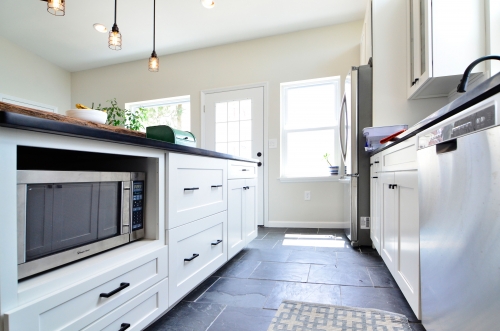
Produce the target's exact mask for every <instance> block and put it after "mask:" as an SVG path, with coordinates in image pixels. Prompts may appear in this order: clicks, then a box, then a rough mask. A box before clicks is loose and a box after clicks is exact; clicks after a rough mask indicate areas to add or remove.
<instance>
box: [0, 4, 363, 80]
mask: <svg viewBox="0 0 500 331" xmlns="http://www.w3.org/2000/svg"><path fill="white" fill-rule="evenodd" d="M215 1H216V6H215V8H213V9H206V8H204V7H203V6H202V5H201V4H200V1H199V0H157V1H156V7H157V9H156V31H157V32H156V52H157V54H158V55H159V56H161V55H167V54H172V53H178V52H183V51H188V50H193V49H198V48H204V47H211V46H216V45H222V44H228V43H233V42H238V41H243V40H250V39H256V38H262V37H267V36H272V35H277V34H283V33H288V32H293V31H299V30H305V29H311V28H317V27H322V26H328V25H333V24H339V23H345V22H349V21H355V20H360V19H362V18H363V16H364V11H365V6H366V1H367V0H215ZM46 8H47V4H46V3H45V2H42V1H39V0H30V1H27V0H22V1H20V0H1V1H0V35H1V36H3V37H5V38H7V39H9V40H10V41H12V42H13V43H15V44H17V45H19V46H21V47H23V48H25V49H27V50H29V51H31V52H33V53H35V54H37V55H39V56H41V57H42V58H45V59H47V60H49V61H50V62H52V63H55V64H57V65H58V66H60V67H62V68H64V69H66V70H69V71H72V72H73V71H80V70H86V69H91V68H96V67H101V66H106V65H112V64H117V63H122V62H128V61H133V60H139V59H146V58H148V57H149V56H150V54H151V52H152V47H153V45H152V44H153V36H152V35H153V21H152V19H153V0H136V1H132V0H120V1H118V13H117V24H118V27H119V29H120V32H121V33H122V39H123V48H122V50H121V51H112V50H110V49H109V48H108V46H107V35H108V34H107V33H99V32H97V31H95V30H94V28H93V24H94V23H102V24H104V25H105V26H106V27H107V28H108V30H109V29H111V27H112V25H113V10H114V1H113V0H66V15H65V16H62V17H56V16H53V15H50V14H49V13H48V12H47V11H46ZM360 33H361V31H360Z"/></svg>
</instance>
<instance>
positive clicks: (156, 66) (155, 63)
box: [149, 0, 160, 72]
mask: <svg viewBox="0 0 500 331" xmlns="http://www.w3.org/2000/svg"><path fill="white" fill-rule="evenodd" d="M155 32H156V0H153V53H151V57H150V58H149V71H151V72H158V70H160V59H158V56H157V55H156V51H155V44H156V35H155Z"/></svg>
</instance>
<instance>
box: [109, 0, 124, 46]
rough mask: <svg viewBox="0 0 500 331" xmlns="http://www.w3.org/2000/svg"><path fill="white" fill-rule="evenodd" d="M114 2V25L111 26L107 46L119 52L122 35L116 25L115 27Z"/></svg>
mask: <svg viewBox="0 0 500 331" xmlns="http://www.w3.org/2000/svg"><path fill="white" fill-rule="evenodd" d="M116 1H117V0H115V23H114V24H113V28H112V29H111V31H109V42H108V46H109V48H111V49H112V50H115V51H119V50H120V49H122V34H121V33H120V30H119V29H118V25H116Z"/></svg>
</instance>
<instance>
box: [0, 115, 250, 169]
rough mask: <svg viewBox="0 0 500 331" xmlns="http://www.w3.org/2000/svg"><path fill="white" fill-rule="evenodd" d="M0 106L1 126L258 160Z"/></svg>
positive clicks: (213, 155) (217, 156)
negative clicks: (14, 111) (28, 114)
mask: <svg viewBox="0 0 500 331" xmlns="http://www.w3.org/2000/svg"><path fill="white" fill-rule="evenodd" d="M2 110H3V109H0V126H1V127H8V128H14V129H20V130H28V131H37V132H45V133H51V134H57V135H61V136H72V137H80V138H87V139H93V140H96V141H107V142H115V143H120V144H127V145H134V146H141V147H149V148H156V149H161V150H164V151H168V152H175V153H184V154H191V155H199V156H208V157H215V158H220V159H227V160H236V161H246V162H253V163H257V162H259V161H258V160H255V159H247V158H242V157H239V156H234V155H230V154H223V153H218V152H214V151H210V150H206V149H201V148H195V147H188V146H182V145H176V144H171V143H167V142H163V141H159V140H154V139H148V138H143V137H138V136H133V135H129V134H123V133H118V132H113V131H108V130H103V129H98V128H94V127H87V126H82V125H76V124H71V123H65V122H60V121H55V120H50V119H44V118H39V117H33V116H27V115H23V114H18V113H13V112H9V111H2Z"/></svg>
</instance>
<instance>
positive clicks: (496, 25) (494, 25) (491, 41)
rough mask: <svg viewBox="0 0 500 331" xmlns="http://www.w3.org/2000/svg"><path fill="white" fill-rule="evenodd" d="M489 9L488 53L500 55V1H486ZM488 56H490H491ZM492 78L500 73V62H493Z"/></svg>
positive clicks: (491, 65)
mask: <svg viewBox="0 0 500 331" xmlns="http://www.w3.org/2000/svg"><path fill="white" fill-rule="evenodd" d="M486 8H487V20H488V30H487V37H488V38H487V45H488V47H487V48H488V49H487V53H489V54H495V55H500V1H498V0H486ZM489 54H488V55H489ZM489 67H490V68H491V69H490V70H491V76H493V75H495V74H497V73H499V72H500V61H491V63H490V66H489Z"/></svg>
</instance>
